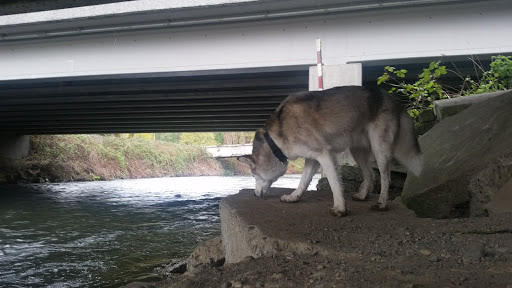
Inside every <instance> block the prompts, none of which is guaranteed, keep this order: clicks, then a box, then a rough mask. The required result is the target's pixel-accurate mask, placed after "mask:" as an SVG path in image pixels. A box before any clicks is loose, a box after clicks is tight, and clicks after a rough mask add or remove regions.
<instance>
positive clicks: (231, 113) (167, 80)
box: [0, 54, 507, 135]
mask: <svg viewBox="0 0 512 288" xmlns="http://www.w3.org/2000/svg"><path fill="white" fill-rule="evenodd" d="M505 55H507V54H505ZM468 57H469V56H457V57H453V56H452V57H444V58H443V59H442V60H443V64H444V65H446V66H447V68H448V69H451V70H456V71H455V72H456V73H455V72H450V73H449V74H448V75H444V76H443V79H444V80H443V84H448V87H449V86H452V87H458V85H460V84H461V83H462V78H461V76H464V75H473V77H476V76H475V75H474V74H475V67H476V66H475V65H476V64H475V63H473V62H471V61H469V60H468ZM472 57H477V56H474V55H473V56H472ZM490 58H491V57H490V55H478V57H477V58H475V59H478V61H477V63H478V65H481V66H482V67H488V65H489V63H490ZM436 60H439V58H417V59H402V60H400V59H390V60H386V61H373V62H363V63H362V67H363V71H362V72H363V75H362V77H363V78H362V83H363V85H375V83H376V79H377V78H378V77H379V76H380V75H382V73H383V71H384V70H383V67H384V66H386V65H391V66H396V67H398V68H401V69H402V68H405V69H407V70H408V71H409V72H408V75H407V77H406V80H409V81H411V80H415V79H416V77H417V75H418V74H420V73H421V72H422V69H423V68H425V67H428V63H429V62H430V61H436ZM308 85H309V66H306V65H299V66H281V67H263V68H243V69H225V70H206V71H186V72H159V73H141V74H118V75H102V76H77V77H58V78H38V79H24V80H4V81H0V135H1V134H17V135H36V134H39V135H40V134H102V133H141V132H207V131H254V130H256V129H257V128H261V127H263V126H264V124H265V121H266V120H267V119H268V117H269V116H270V114H271V113H272V112H273V111H274V110H275V109H276V108H277V106H278V105H279V104H280V103H281V102H282V100H283V99H284V98H286V96H288V95H289V94H290V93H293V92H298V91H307V90H308Z"/></svg>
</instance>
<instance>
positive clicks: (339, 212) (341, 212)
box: [331, 207, 348, 217]
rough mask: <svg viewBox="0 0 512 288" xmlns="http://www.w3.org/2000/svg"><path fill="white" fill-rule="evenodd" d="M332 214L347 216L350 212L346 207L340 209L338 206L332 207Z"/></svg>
mask: <svg viewBox="0 0 512 288" xmlns="http://www.w3.org/2000/svg"><path fill="white" fill-rule="evenodd" d="M331 214H332V215H333V216H336V217H344V216H347V215H348V212H347V210H346V209H343V210H342V209H339V208H336V207H332V208H331Z"/></svg>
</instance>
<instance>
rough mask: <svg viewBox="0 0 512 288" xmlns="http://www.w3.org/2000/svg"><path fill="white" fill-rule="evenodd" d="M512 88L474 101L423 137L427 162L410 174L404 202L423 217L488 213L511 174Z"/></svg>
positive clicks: (404, 193) (406, 182) (403, 195)
mask: <svg viewBox="0 0 512 288" xmlns="http://www.w3.org/2000/svg"><path fill="white" fill-rule="evenodd" d="M511 109H512V92H507V93H505V94H503V95H501V96H497V97H494V98H491V99H488V100H487V101H485V102H480V103H477V104H473V105H472V106H471V107H470V108H468V109H466V110H464V111H462V112H460V113H459V114H457V115H455V116H452V117H449V118H447V119H444V120H443V121H441V122H439V123H438V124H437V125H436V126H435V127H434V128H432V130H430V131H429V132H427V133H426V134H425V135H423V136H422V137H420V139H419V142H420V146H421V148H422V150H423V154H424V156H423V159H424V167H423V172H422V174H421V175H420V176H419V177H416V176H414V175H409V177H407V179H406V181H405V185H404V190H403V192H402V201H403V203H404V204H405V205H406V206H407V207H409V208H410V209H412V210H414V211H415V213H416V214H417V215H418V216H420V217H432V218H453V217H469V216H480V215H486V212H485V207H484V205H485V204H486V203H488V202H489V201H491V200H492V199H494V197H495V194H496V193H497V192H498V191H500V189H501V188H502V187H503V186H504V185H505V183H506V181H508V180H509V179H510V178H511V177H512V113H510V111H511Z"/></svg>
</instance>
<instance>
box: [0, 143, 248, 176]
mask: <svg viewBox="0 0 512 288" xmlns="http://www.w3.org/2000/svg"><path fill="white" fill-rule="evenodd" d="M247 173H248V171H247V169H245V167H244V166H243V165H240V164H238V163H237V161H236V159H226V160H217V159H214V158H211V157H209V155H208V154H207V152H206V151H205V150H204V149H202V148H201V147H199V146H191V145H180V144H175V143H168V142H163V141H153V140H146V139H140V138H131V139H123V138H117V137H114V136H101V135H45V136H31V137H30V151H29V155H28V156H27V157H25V158H24V159H21V160H20V161H19V162H18V163H16V164H15V165H13V166H12V167H9V168H5V169H3V173H1V174H3V175H2V176H3V177H2V176H0V182H2V180H3V181H4V182H8V183H17V182H31V183H34V182H36V183H40V182H68V181H95V180H111V179H132V178H149V177H168V176H222V175H245V174H247ZM2 178H3V179H2Z"/></svg>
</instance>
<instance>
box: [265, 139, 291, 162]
mask: <svg viewBox="0 0 512 288" xmlns="http://www.w3.org/2000/svg"><path fill="white" fill-rule="evenodd" d="M263 137H265V140H266V141H267V144H268V146H270V150H272V154H274V156H276V157H277V159H279V162H281V164H282V165H286V164H288V158H287V157H286V155H284V153H283V151H282V150H281V149H280V148H279V147H278V146H277V145H276V142H274V140H272V137H270V134H268V131H265V134H263Z"/></svg>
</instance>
